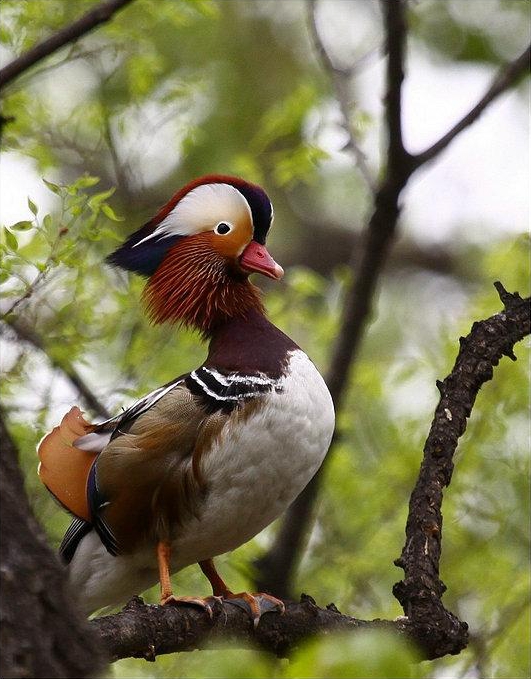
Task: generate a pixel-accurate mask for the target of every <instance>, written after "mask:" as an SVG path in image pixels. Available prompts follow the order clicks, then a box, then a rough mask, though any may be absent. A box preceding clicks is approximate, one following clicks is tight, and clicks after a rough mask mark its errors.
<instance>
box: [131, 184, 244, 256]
mask: <svg viewBox="0 0 531 679" xmlns="http://www.w3.org/2000/svg"><path fill="white" fill-rule="evenodd" d="M245 220H251V222H252V216H251V208H250V207H249V204H248V203H247V201H246V200H245V198H244V197H243V195H242V194H241V193H240V192H239V191H238V189H235V188H234V186H231V185H230V184H201V186H198V187H197V188H195V189H192V190H191V191H189V192H188V193H187V194H186V195H185V196H184V198H182V199H181V200H180V201H179V202H178V203H177V205H176V206H175V207H174V208H173V210H172V211H171V212H170V213H169V214H168V215H167V216H166V217H165V218H164V219H163V220H162V221H161V223H160V224H159V225H158V226H157V228H156V229H155V230H154V231H153V233H151V234H149V236H146V237H145V238H143V239H142V240H140V241H138V243H135V245H134V246H133V247H136V246H137V245H140V243H143V242H144V241H146V240H148V239H150V238H155V237H157V236H158V237H162V238H165V237H168V236H190V235H192V234H195V233H201V232H202V231H210V230H212V229H214V227H215V226H216V225H217V224H219V222H229V223H230V224H238V223H239V222H242V221H245Z"/></svg>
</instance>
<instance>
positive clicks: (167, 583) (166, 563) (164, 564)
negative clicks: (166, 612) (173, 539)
mask: <svg viewBox="0 0 531 679" xmlns="http://www.w3.org/2000/svg"><path fill="white" fill-rule="evenodd" d="M170 555H171V547H170V544H169V542H158V543H157V561H158V564H159V580H160V603H161V604H163V605H164V604H166V603H168V601H170V599H172V598H173V591H172V587H171V580H170Z"/></svg>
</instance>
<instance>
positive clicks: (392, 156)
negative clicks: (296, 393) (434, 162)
mask: <svg viewBox="0 0 531 679" xmlns="http://www.w3.org/2000/svg"><path fill="white" fill-rule="evenodd" d="M383 6H384V9H385V12H386V21H387V44H386V46H385V48H384V49H385V51H386V52H387V53H388V55H389V56H388V62H387V96H386V98H385V101H386V110H387V113H386V118H387V120H388V121H389V124H390V125H391V126H392V129H393V130H394V131H395V132H396V120H397V119H399V118H400V90H401V86H402V79H403V75H401V74H402V63H401V60H402V58H403V52H404V42H405V38H406V25H405V18H404V3H403V1H402V0H397V1H396V2H384V3H383ZM396 60H399V62H400V63H398V64H397V63H396ZM399 127H400V124H398V128H399ZM401 144H402V142H401V134H400V133H399V140H398V142H397V141H396V140H394V139H391V135H389V140H388V166H387V173H386V176H385V178H384V180H383V182H382V184H381V185H380V188H379V190H378V192H377V194H376V196H375V210H374V212H373V215H372V217H371V219H370V221H369V224H368V226H367V229H366V231H365V234H364V241H365V245H364V248H363V255H362V258H361V262H360V263H359V266H358V267H357V273H356V278H355V281H354V284H353V285H352V287H351V288H350V289H349V290H347V293H346V296H345V302H344V305H343V312H342V317H341V322H340V330H339V333H338V335H337V340H336V343H335V345H334V348H333V351H332V358H331V362H330V368H329V370H328V373H327V376H326V383H327V385H328V388H329V389H330V393H331V395H332V399H333V401H334V406H335V408H336V412H337V411H339V409H340V408H341V405H342V401H343V397H344V394H345V392H346V386H347V384H348V379H349V374H350V372H349V368H350V366H351V364H352V362H353V360H354V357H355V355H356V352H357V350H358V348H359V345H360V341H361V338H362V336H363V333H364V330H365V325H366V323H367V321H368V318H369V315H370V310H371V305H372V300H373V297H374V291H375V289H376V284H377V281H378V278H379V276H380V272H381V271H382V269H383V266H384V262H385V260H386V256H387V253H388V250H389V247H390V244H391V241H392V239H393V236H394V233H395V228H396V223H397V220H398V214H399V208H398V197H399V195H400V192H401V190H402V188H403V187H404V185H405V184H406V182H407V180H408V178H409V174H408V170H407V168H406V166H405V165H404V164H402V165H401V164H400V163H398V162H397V159H398V158H399V157H402V158H404V157H405V155H406V154H405V151H404V149H403V147H402V145H401ZM400 149H401V150H400ZM352 265H353V267H354V265H355V262H352ZM325 463H326V460H325ZM321 478H322V468H321V470H320V471H319V473H318V474H317V475H316V476H315V477H314V478H313V479H312V481H311V482H310V483H309V484H308V486H307V487H306V488H305V489H304V491H303V492H302V493H301V495H299V497H298V498H297V499H296V500H295V502H294V503H293V504H292V505H291V507H290V508H289V509H288V512H287V514H286V517H285V519H284V523H283V525H282V527H281V529H280V531H279V532H278V534H277V537H276V540H275V542H274V544H273V545H272V547H271V549H270V551H269V552H268V553H267V554H265V555H264V556H263V557H262V558H261V559H259V560H258V561H257V562H255V566H256V568H257V572H258V575H257V579H256V580H257V587H258V588H259V589H264V590H266V591H272V592H275V593H276V594H277V595H279V596H288V595H289V593H290V586H291V579H292V575H293V571H294V568H295V565H296V562H297V559H298V551H299V549H300V547H301V546H302V544H303V536H304V535H305V534H306V533H307V530H308V526H309V524H310V520H311V515H312V509H313V505H314V503H315V498H316V496H317V494H318V491H319V486H320V482H321V481H320V480H321Z"/></svg>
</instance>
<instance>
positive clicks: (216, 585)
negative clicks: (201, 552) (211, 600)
mask: <svg viewBox="0 0 531 679" xmlns="http://www.w3.org/2000/svg"><path fill="white" fill-rule="evenodd" d="M199 565H200V566H201V570H202V571H203V573H204V574H205V575H206V576H207V578H208V581H209V582H210V584H211V585H212V593H213V594H214V596H222V597H225V598H227V597H228V596H230V595H231V594H232V592H231V591H230V589H229V588H228V587H227V585H226V584H225V583H224V581H223V579H222V578H221V575H220V574H219V573H218V572H217V570H216V567H215V566H214V562H213V561H212V559H208V560H207V561H200V562H199Z"/></svg>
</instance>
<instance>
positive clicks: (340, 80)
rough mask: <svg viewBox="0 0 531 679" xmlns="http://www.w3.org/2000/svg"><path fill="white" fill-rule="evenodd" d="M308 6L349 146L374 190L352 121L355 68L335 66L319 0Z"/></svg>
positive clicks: (314, 38)
mask: <svg viewBox="0 0 531 679" xmlns="http://www.w3.org/2000/svg"><path fill="white" fill-rule="evenodd" d="M307 7H308V26H309V32H310V36H311V38H312V41H313V45H314V48H315V51H316V52H317V54H318V56H319V59H320V61H321V64H322V67H323V69H324V70H325V71H327V72H328V73H329V75H330V80H331V81H332V84H333V86H334V91H335V95H336V99H337V102H338V104H339V109H340V111H341V117H342V118H343V125H342V127H343V129H344V130H345V132H346V133H347V135H348V144H347V148H350V150H351V151H352V153H353V154H354V158H355V160H356V164H357V166H358V167H359V170H360V172H361V174H362V176H363V178H364V179H365V181H366V183H367V186H368V187H369V188H370V189H371V190H374V179H373V176H372V173H371V170H370V168H369V166H368V165H367V157H366V155H365V153H364V152H363V151H362V150H361V148H360V146H359V144H358V140H357V138H356V134H355V131H354V128H353V127H352V123H351V121H350V117H351V112H350V106H351V102H350V96H349V81H350V78H351V76H352V73H353V70H354V69H348V70H344V69H341V68H338V67H337V66H335V64H334V62H333V61H332V59H331V57H330V55H329V54H328V51H327V49H326V47H325V46H324V44H323V41H322V40H321V36H320V34H319V30H318V28H317V13H316V7H317V0H310V2H309V3H308V5H307Z"/></svg>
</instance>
